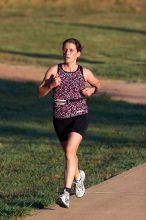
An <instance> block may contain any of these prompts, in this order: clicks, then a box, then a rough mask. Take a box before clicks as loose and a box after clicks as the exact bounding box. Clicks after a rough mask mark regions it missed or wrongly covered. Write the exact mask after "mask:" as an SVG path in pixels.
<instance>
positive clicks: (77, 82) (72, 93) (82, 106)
mask: <svg viewBox="0 0 146 220" xmlns="http://www.w3.org/2000/svg"><path fill="white" fill-rule="evenodd" d="M58 75H59V77H60V78H61V84H60V85H59V86H57V87H56V88H54V89H53V100H54V104H53V116H54V117H55V118H70V117H74V116H78V115H83V114H86V113H88V106H87V104H86V99H85V97H84V96H83V94H82V92H81V91H82V90H83V89H84V88H85V79H84V76H83V68H82V66H80V65H78V68H77V70H76V71H75V72H66V71H64V70H63V68H62V64H59V65H58ZM56 100H60V101H62V100H63V104H60V102H59V103H58V102H56ZM64 102H65V103H64Z"/></svg>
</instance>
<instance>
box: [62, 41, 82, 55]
mask: <svg viewBox="0 0 146 220" xmlns="http://www.w3.org/2000/svg"><path fill="white" fill-rule="evenodd" d="M66 43H73V44H74V45H75V46H76V48H77V51H78V52H81V51H82V49H83V47H82V45H81V43H80V42H79V41H78V40H77V39H75V38H68V39H66V40H65V41H64V42H63V43H62V49H64V47H65V44H66Z"/></svg>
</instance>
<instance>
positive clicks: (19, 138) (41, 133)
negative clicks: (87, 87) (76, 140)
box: [0, 80, 146, 216]
mask: <svg viewBox="0 0 146 220" xmlns="http://www.w3.org/2000/svg"><path fill="white" fill-rule="evenodd" d="M36 89H37V85H36V84H35V83H20V82H13V81H6V80H1V81H0V100H1V105H0V113H1V114H0V134H1V137H0V144H1V143H7V144H8V148H7V149H6V148H4V147H3V148H0V152H1V155H2V158H3V162H2V164H3V165H2V166H4V167H2V170H3V172H2V179H3V181H4V182H1V184H2V186H3V190H2V191H1V192H0V199H1V200H2V203H3V204H4V207H3V210H2V214H3V215H5V216H6V215H17V216H18V215H20V213H21V212H22V213H25V210H27V207H29V208H30V207H31V208H44V207H47V204H52V203H54V201H55V196H56V194H55V193H56V191H57V190H58V188H59V187H61V186H62V182H61V181H62V180H61V177H62V176H63V174H62V170H63V162H62V159H63V152H62V153H61V151H60V150H58V149H59V148H58V146H56V142H55V141H56V140H57V138H56V134H55V132H54V130H53V127H52V119H51V118H52V100H51V95H49V96H48V97H45V98H42V99H37V97H36ZM88 105H89V110H90V126H89V128H90V131H89V132H87V133H88V134H87V138H86V139H85V141H84V142H83V148H81V151H82V152H83V153H82V154H81V156H82V158H84V160H83V161H82V162H84V163H85V164H88V162H89V164H88V165H87V166H88V169H89V171H90V172H91V173H92V174H91V175H94V172H95V173H96V170H97V168H96V167H94V166H95V162H96V163H97V167H98V172H99V171H100V170H99V167H104V169H105V170H104V169H103V170H102V171H100V172H101V173H105V175H103V177H101V178H99V179H98V181H101V180H104V179H107V178H109V177H111V176H114V175H115V174H116V171H109V172H110V175H109V176H108V177H107V176H106V172H108V171H106V167H107V168H108V166H109V164H110V163H114V162H115V161H117V164H118V165H120V164H122V166H125V167H127V169H128V168H129V167H131V166H132V165H133V166H134V165H136V162H135V161H134V162H133V161H132V162H129V161H127V160H126V162H125V163H124V165H123V159H122V158H123V157H122V156H121V149H123V148H125V147H127V149H126V150H127V151H128V152H129V150H130V149H129V147H133V148H135V147H137V148H138V151H139V148H144V147H146V139H145V132H146V129H145V121H146V106H144V105H134V104H128V103H126V102H118V101H112V100H111V99H110V98H109V97H108V96H107V95H102V96H100V97H95V96H94V97H91V98H89V99H88ZM115 131H116V132H115ZM127 132H130V133H129V134H128V135H127V136H126V134H125V133H127ZM138 132H139V133H138ZM48 139H49V141H50V140H51V143H54V144H51V145H50V146H51V147H46V143H47V140H48ZM30 140H31V141H32V142H33V143H35V144H30V145H29V144H28V143H29V141H30ZM17 142H18V143H19V144H21V143H22V145H20V146H21V149H20V148H17V146H16V143H17ZM24 142H25V144H24V145H23V143H24ZM40 145H41V147H40ZM53 146H54V147H53ZM55 146H56V148H55ZM105 148H109V149H108V151H109V152H107V151H106V150H105ZM114 148H115V149H114ZM118 148H119V151H118V152H117V149H118ZM96 149H99V151H98V152H97V150H96ZM100 150H101V151H103V153H102V154H100ZM112 150H115V153H111V151H112ZM93 154H94V155H93ZM122 155H125V151H124V152H122ZM94 156H95V158H94ZM100 156H101V158H102V159H100ZM133 157H134V158H135V155H134V156H133ZM127 158H129V157H128V156H127ZM119 160H121V161H120V162H119ZM10 161H11V163H10ZM99 162H100V163H99ZM91 165H93V168H92V166H91ZM90 166H91V167H90ZM83 167H84V166H83ZM86 169H87V167H86ZM89 171H88V172H89ZM93 171H94V172H93ZM100 172H99V173H100ZM56 174H57V175H56ZM58 174H59V175H58ZM91 175H90V176H91ZM91 179H92V178H91ZM93 179H94V181H95V175H94V176H93ZM91 182H92V181H91ZM94 184H95V182H94ZM14 207H15V209H14ZM50 210H52V209H50Z"/></svg>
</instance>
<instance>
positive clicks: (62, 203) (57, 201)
mask: <svg viewBox="0 0 146 220" xmlns="http://www.w3.org/2000/svg"><path fill="white" fill-rule="evenodd" d="M56 203H57V205H59V206H61V207H63V208H69V206H68V205H66V204H65V203H64V202H63V201H62V199H61V198H58V199H57V200H56Z"/></svg>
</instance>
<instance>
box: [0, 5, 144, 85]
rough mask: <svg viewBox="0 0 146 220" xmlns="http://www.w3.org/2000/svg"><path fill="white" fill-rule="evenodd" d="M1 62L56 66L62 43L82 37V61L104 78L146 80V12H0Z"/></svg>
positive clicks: (24, 10)
mask: <svg viewBox="0 0 146 220" xmlns="http://www.w3.org/2000/svg"><path fill="white" fill-rule="evenodd" d="M0 11H1V13H0V33H1V34H0V60H1V62H11V63H14V64H19V65H20V64H33V65H39V66H40V65H42V66H50V65H52V64H54V63H56V62H57V63H58V62H61V60H62V50H61V46H62V45H61V44H62V42H63V40H64V39H66V38H68V37H75V38H77V39H79V40H80V41H81V43H82V44H83V47H84V50H83V53H82V56H81V59H80V61H81V64H83V65H84V66H86V67H88V68H90V69H91V70H92V71H94V73H95V74H96V75H98V76H100V77H105V78H114V79H126V80H129V81H146V74H145V72H146V65H145V62H146V37H145V36H146V29H145V21H146V14H145V12H143V13H142V12H141V13H138V12H136V11H129V12H124V11H122V12H120V11H118V12H116V11H115V12H108V11H105V12H104V11H103V12H95V11H93V12H92V11H90V9H89V10H88V11H86V12H84V11H82V8H77V7H76V8H74V9H72V10H71V9H68V8H67V9H66V10H63V9H62V8H55V9H54V10H51V9H50V8H43V9H41V8H40V9H33V8H20V9H19V10H18V9H16V8H11V9H7V10H6V9H1V10H0Z"/></svg>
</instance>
